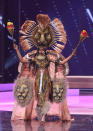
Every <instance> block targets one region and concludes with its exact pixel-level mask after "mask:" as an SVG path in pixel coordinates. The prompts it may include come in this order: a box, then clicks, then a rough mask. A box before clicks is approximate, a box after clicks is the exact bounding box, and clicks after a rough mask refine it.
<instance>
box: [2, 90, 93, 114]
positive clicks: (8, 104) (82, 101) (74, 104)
mask: <svg viewBox="0 0 93 131" xmlns="http://www.w3.org/2000/svg"><path fill="white" fill-rule="evenodd" d="M67 102H68V106H69V110H70V114H80V115H93V96H79V95H77V96H67ZM13 105H14V98H13V92H0V111H12V109H13Z"/></svg>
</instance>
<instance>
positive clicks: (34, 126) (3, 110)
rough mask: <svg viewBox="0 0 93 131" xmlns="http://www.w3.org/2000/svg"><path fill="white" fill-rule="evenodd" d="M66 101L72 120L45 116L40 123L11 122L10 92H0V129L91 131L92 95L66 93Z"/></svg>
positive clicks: (5, 130) (11, 105)
mask: <svg viewBox="0 0 93 131" xmlns="http://www.w3.org/2000/svg"><path fill="white" fill-rule="evenodd" d="M67 102H68V106H69V110H70V114H71V116H72V118H74V119H75V120H74V121H73V122H71V123H70V122H64V123H62V122H61V121H58V118H56V117H53V116H52V117H51V118H50V117H46V122H45V123H44V124H43V125H42V124H40V123H39V122H38V121H35V120H33V121H31V122H30V121H28V122H24V121H22V120H19V121H15V122H11V121H10V118H11V114H12V109H13V105H14V99H13V93H12V92H0V131H93V96H79V95H68V96H67Z"/></svg>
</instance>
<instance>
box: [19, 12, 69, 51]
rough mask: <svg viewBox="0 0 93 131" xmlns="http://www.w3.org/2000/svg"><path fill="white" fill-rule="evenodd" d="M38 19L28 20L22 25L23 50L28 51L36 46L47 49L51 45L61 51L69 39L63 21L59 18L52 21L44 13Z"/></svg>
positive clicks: (21, 39)
mask: <svg viewBox="0 0 93 131" xmlns="http://www.w3.org/2000/svg"><path fill="white" fill-rule="evenodd" d="M36 19H37V22H38V23H36V22H35V21H31V20H26V21H25V22H24V24H23V25H22V26H21V30H20V33H21V37H20V44H21V46H22V48H23V50H24V51H28V50H29V49H31V48H32V47H33V46H35V47H37V48H41V47H42V48H46V49H47V50H48V49H49V47H51V48H52V49H53V50H55V51H57V52H61V51H62V50H63V49H64V47H65V45H66V41H67V39H66V32H65V30H64V26H63V24H62V22H61V21H60V20H59V19H58V18H55V19H54V20H52V21H50V18H49V16H48V15H44V14H38V15H37V16H36ZM44 37H45V38H44Z"/></svg>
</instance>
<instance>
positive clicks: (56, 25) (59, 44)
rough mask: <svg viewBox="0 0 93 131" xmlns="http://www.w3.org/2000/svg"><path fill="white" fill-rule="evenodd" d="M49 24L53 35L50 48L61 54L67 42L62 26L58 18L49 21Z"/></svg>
mask: <svg viewBox="0 0 93 131" xmlns="http://www.w3.org/2000/svg"><path fill="white" fill-rule="evenodd" d="M50 24H51V27H52V29H53V31H54V33H55V40H54V44H53V45H52V46H51V47H52V48H53V49H54V50H55V51H57V52H59V53H61V52H62V50H63V49H64V48H65V45H66V41H67V39H66V32H65V30H64V26H63V24H62V22H61V21H60V20H59V19H58V18H55V19H54V20H53V21H51V23H50Z"/></svg>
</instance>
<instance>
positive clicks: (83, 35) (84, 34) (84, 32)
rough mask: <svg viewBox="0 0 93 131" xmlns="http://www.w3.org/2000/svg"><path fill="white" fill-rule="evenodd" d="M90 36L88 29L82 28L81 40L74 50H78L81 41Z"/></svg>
mask: <svg viewBox="0 0 93 131" xmlns="http://www.w3.org/2000/svg"><path fill="white" fill-rule="evenodd" d="M88 37H89V36H88V34H87V32H86V30H82V31H81V34H80V40H79V42H78V44H77V46H76V48H75V49H74V50H77V48H78V46H79V45H80V43H81V42H83V40H85V39H86V38H88Z"/></svg>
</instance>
